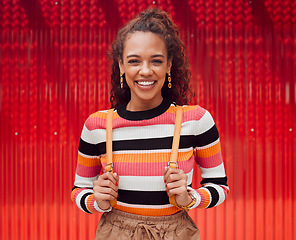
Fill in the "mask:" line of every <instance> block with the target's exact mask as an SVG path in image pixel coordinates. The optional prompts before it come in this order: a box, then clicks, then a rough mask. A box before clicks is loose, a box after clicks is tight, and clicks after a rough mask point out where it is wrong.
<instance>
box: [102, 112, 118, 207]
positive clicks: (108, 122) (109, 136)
mask: <svg viewBox="0 0 296 240" xmlns="http://www.w3.org/2000/svg"><path fill="white" fill-rule="evenodd" d="M113 112H114V109H113V108H112V109H109V110H108V113H107V118H106V157H107V165H106V166H105V172H112V173H113V162H112V120H113ZM116 204H117V200H116V199H114V200H111V201H110V205H111V207H114V206H115V205H116Z"/></svg>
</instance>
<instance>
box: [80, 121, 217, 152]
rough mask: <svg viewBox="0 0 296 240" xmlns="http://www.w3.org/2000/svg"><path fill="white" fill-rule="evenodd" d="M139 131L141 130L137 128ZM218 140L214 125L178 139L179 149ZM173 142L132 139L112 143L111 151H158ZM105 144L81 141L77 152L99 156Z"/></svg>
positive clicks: (156, 139) (164, 139) (168, 146)
mask: <svg viewBox="0 0 296 240" xmlns="http://www.w3.org/2000/svg"><path fill="white" fill-rule="evenodd" d="M139 131H141V129H140V128H139ZM218 138H219V133H218V130H217V128H216V126H215V125H214V126H213V127H212V128H211V129H209V130H208V131H206V132H204V133H203V134H201V135H198V136H193V135H186V136H181V137H180V145H179V148H180V149H182V148H189V147H202V146H205V145H208V144H210V143H212V142H214V141H216V140H217V139H218ZM172 142H173V136H170V137H164V138H150V139H133V140H122V141H113V151H122V150H128V151H129V150H159V149H171V148H172ZM105 149H106V143H105V142H101V143H98V144H90V143H87V142H85V141H83V140H82V139H80V142H79V151H80V152H81V153H83V154H86V155H89V156H100V155H101V154H105V153H106V150H105Z"/></svg>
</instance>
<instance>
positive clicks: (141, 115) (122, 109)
mask: <svg viewBox="0 0 296 240" xmlns="http://www.w3.org/2000/svg"><path fill="white" fill-rule="evenodd" d="M126 105H127V104H125V105H121V106H119V107H118V108H117V113H118V115H119V116H120V117H122V118H124V119H126V120H131V121H140V120H147V119H152V118H155V117H158V116H160V115H161V114H163V113H165V112H166V111H167V110H168V109H169V107H170V106H171V101H170V100H168V99H165V98H164V99H163V100H162V102H161V104H160V105H159V106H157V107H155V108H152V109H149V110H146V111H128V110H126Z"/></svg>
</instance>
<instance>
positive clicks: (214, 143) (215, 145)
mask: <svg viewBox="0 0 296 240" xmlns="http://www.w3.org/2000/svg"><path fill="white" fill-rule="evenodd" d="M194 145H195V151H194V155H195V161H196V163H197V165H198V167H199V168H200V170H201V177H202V181H201V187H200V188H198V189H197V190H193V189H190V190H191V191H194V195H196V197H197V200H198V201H197V203H196V204H195V205H194V206H193V207H192V208H195V207H198V208H211V207H215V206H217V205H219V204H221V203H222V202H224V200H225V198H226V196H227V194H228V193H229V187H228V185H227V177H226V174H225V169H224V164H223V158H222V154H221V145H220V139H219V133H218V130H217V127H216V125H215V123H214V120H213V118H212V116H211V115H210V113H209V112H208V111H205V113H204V114H203V116H202V117H201V119H200V120H199V123H198V129H197V134H196V136H195V143H194Z"/></svg>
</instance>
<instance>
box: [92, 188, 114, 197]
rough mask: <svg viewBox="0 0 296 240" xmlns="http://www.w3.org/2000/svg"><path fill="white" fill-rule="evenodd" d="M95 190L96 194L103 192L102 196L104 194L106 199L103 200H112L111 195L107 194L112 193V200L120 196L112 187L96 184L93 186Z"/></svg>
mask: <svg viewBox="0 0 296 240" xmlns="http://www.w3.org/2000/svg"><path fill="white" fill-rule="evenodd" d="M93 190H94V193H95V194H102V195H101V197H103V196H104V199H103V200H110V197H108V196H106V195H110V196H112V200H113V199H114V198H117V196H118V192H117V190H116V189H113V188H111V187H105V186H96V187H94V188H93ZM106 197H107V199H106Z"/></svg>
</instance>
